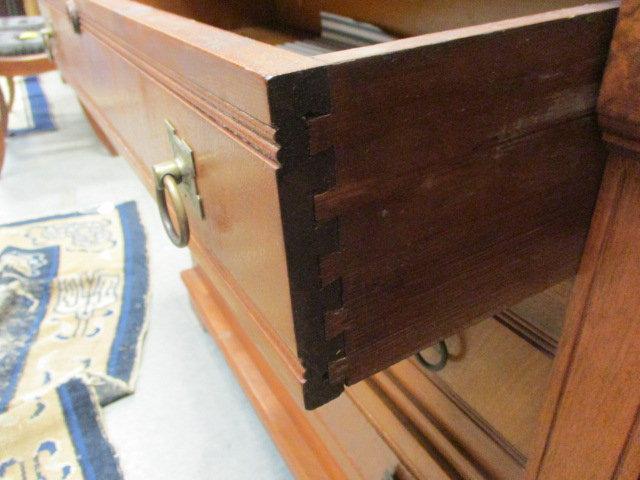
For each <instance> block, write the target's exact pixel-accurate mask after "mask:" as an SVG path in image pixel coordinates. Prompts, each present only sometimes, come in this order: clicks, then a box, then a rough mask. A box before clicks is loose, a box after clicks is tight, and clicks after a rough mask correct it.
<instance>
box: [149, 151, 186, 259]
mask: <svg viewBox="0 0 640 480" xmlns="http://www.w3.org/2000/svg"><path fill="white" fill-rule="evenodd" d="M174 170H177V165H176V164H175V163H174V162H167V163H161V164H160V165H155V166H154V167H153V171H154V175H155V179H156V202H157V203H158V209H159V210H160V218H161V219H162V225H163V226H164V230H165V231H166V232H167V235H168V236H169V238H170V239H171V241H172V242H173V244H174V245H175V246H176V247H180V248H182V247H186V246H187V244H188V243H189V219H188V218H187V211H186V210H185V208H184V202H183V201H182V196H181V195H180V191H179V190H178V182H179V180H178V179H179V178H180V173H179V172H174ZM176 177H178V178H176ZM165 192H166V193H168V194H169V196H170V197H171V203H172V204H173V211H174V212H175V214H176V220H177V222H178V231H177V232H176V230H175V228H174V227H173V222H172V221H171V217H170V216H169V208H168V207H167V195H166V194H165Z"/></svg>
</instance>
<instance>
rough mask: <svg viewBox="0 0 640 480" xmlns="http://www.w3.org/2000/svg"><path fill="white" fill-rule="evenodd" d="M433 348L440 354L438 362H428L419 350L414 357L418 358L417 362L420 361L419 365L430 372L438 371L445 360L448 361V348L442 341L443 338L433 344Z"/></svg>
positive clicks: (444, 364) (442, 366) (445, 363)
mask: <svg viewBox="0 0 640 480" xmlns="http://www.w3.org/2000/svg"><path fill="white" fill-rule="evenodd" d="M435 348H436V349H437V350H438V353H439V354H440V360H438V363H431V362H428V361H427V360H425V358H424V357H423V356H422V353H420V352H418V353H416V358H417V359H418V362H420V365H422V366H423V367H424V368H426V369H427V370H431V371H432V372H439V371H440V370H442V369H443V368H444V367H445V366H446V365H447V362H448V361H449V350H448V349H447V344H446V343H445V342H444V340H442V341H440V342H438V343H437V344H436V345H435Z"/></svg>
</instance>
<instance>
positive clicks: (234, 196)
mask: <svg viewBox="0 0 640 480" xmlns="http://www.w3.org/2000/svg"><path fill="white" fill-rule="evenodd" d="M49 5H51V6H52V7H53V8H51V12H50V15H52V18H53V19H54V22H55V24H56V25H57V27H58V30H59V31H58V34H57V37H56V44H57V45H56V46H57V49H58V50H59V52H58V53H59V55H58V56H59V58H60V64H61V68H62V69H63V71H64V72H65V75H66V76H67V78H68V80H69V82H70V83H71V84H73V86H74V87H75V88H76V90H77V91H78V92H79V94H80V96H81V98H82V99H83V101H84V102H85V104H86V105H87V107H88V108H89V110H90V111H91V112H92V113H93V114H94V115H95V116H96V118H99V117H100V118H102V123H106V124H107V125H106V126H105V125H102V126H103V127H104V128H105V130H106V131H108V132H110V134H111V135H114V136H116V137H118V138H116V139H115V140H114V143H115V144H117V145H118V146H119V148H120V149H121V151H122V153H123V154H124V155H125V156H126V157H127V158H129V159H130V160H131V161H132V163H133V165H134V167H135V168H136V169H137V171H138V172H139V173H140V175H141V176H142V178H143V179H144V180H145V181H146V182H147V185H148V186H149V185H151V183H150V181H151V178H150V172H151V170H150V167H151V165H153V164H155V163H158V162H159V161H163V160H167V159H169V158H171V157H170V149H169V144H168V142H167V140H166V132H164V131H163V128H164V127H163V126H162V125H163V122H164V119H165V118H166V119H168V120H169V121H171V122H172V123H173V124H174V126H175V127H176V128H177V130H178V134H179V135H180V136H181V137H182V138H184V139H185V140H186V141H187V143H189V144H190V145H191V147H192V149H193V150H194V152H195V163H196V175H197V183H198V186H199V190H200V194H201V196H202V199H203V205H204V211H205V218H204V220H201V219H198V218H197V216H196V215H195V214H194V212H193V211H192V210H191V209H189V208H188V210H189V212H188V213H189V218H190V222H191V224H192V232H193V237H194V239H195V240H194V241H198V242H199V244H200V245H202V246H203V248H204V250H205V251H207V253H208V255H211V256H212V257H213V258H212V264H215V265H218V267H219V270H220V271H222V272H223V276H224V277H225V278H226V281H227V283H229V284H231V285H233V287H232V290H233V291H235V292H236V294H237V295H239V296H240V297H241V298H242V299H243V302H244V303H245V304H246V305H247V309H248V310H249V311H251V312H253V314H254V317H255V318H257V319H258V320H259V321H258V323H259V324H261V325H262V326H263V327H261V328H262V329H266V330H269V329H271V330H274V331H275V334H274V335H271V334H270V335H267V337H272V338H273V339H274V340H273V341H275V342H278V338H279V339H280V340H279V342H281V343H284V344H285V346H286V347H285V349H286V351H287V352H288V353H287V354H286V357H287V358H288V359H289V360H288V363H289V364H297V365H299V364H300V363H301V362H302V364H303V366H304V372H305V373H304V377H305V378H304V381H301V382H299V385H300V386H301V387H302V388H303V390H304V399H305V402H306V404H307V406H309V407H312V406H313V407H315V406H318V405H320V404H322V403H325V402H326V401H328V400H330V399H332V398H335V397H336V396H337V395H338V394H339V392H340V391H341V390H342V384H341V383H335V382H334V383H332V382H330V381H329V378H328V376H327V375H326V372H327V370H328V363H329V362H330V361H332V360H333V359H334V357H335V355H336V354H337V352H339V351H340V345H339V342H336V341H335V340H333V339H332V341H331V342H327V341H326V338H325V335H324V315H325V311H326V309H327V308H328V307H327V305H328V304H327V303H326V302H328V301H329V300H330V297H331V292H326V291H323V289H322V285H321V282H320V280H319V276H320V272H319V264H318V258H319V257H320V256H321V255H322V254H325V253H328V252H329V251H331V248H333V247H332V246H333V244H334V243H335V242H334V241H333V240H332V238H333V237H334V236H335V234H334V232H333V230H331V229H330V228H329V229H325V228H322V226H319V225H318V222H317V221H316V219H315V217H314V202H313V197H314V195H315V194H317V193H319V192H321V191H323V190H325V189H326V188H328V185H330V184H331V181H332V176H331V175H330V174H328V173H327V172H331V171H332V170H333V169H332V166H331V165H332V161H333V160H332V157H331V155H328V154H326V153H325V152H317V153H316V154H315V155H312V154H311V151H310V147H309V134H308V129H309V127H308V125H307V123H308V121H309V120H308V119H310V118H313V117H314V116H315V115H324V114H325V113H326V111H327V108H328V102H327V94H326V78H324V77H323V76H322V72H321V71H318V70H317V69H315V70H314V69H311V70H310V71H300V72H298V71H297V70H296V68H302V69H304V68H305V67H308V66H309V65H310V64H309V63H308V62H307V63H305V61H304V58H303V59H302V61H301V62H300V63H297V64H295V65H292V66H291V67H292V69H293V70H294V72H293V73H291V74H286V73H283V72H284V71H286V68H285V70H282V68H281V67H283V66H284V65H286V63H287V55H285V56H284V57H282V58H280V57H278V58H277V61H276V60H275V58H276V57H273V58H272V59H273V64H274V66H273V68H269V67H267V63H268V62H265V63H263V65H264V66H265V68H266V69H265V70H262V71H260V72H256V71H255V69H253V70H252V66H251V65H252V64H253V65H256V59H255V58H252V59H250V60H247V61H246V63H242V68H241V73H239V74H238V75H240V76H243V75H253V77H252V78H255V79H259V80H260V83H259V84H258V87H259V89H260V92H261V95H263V99H264V102H265V104H266V105H265V108H266V110H265V111H263V112H262V113H264V116H262V113H260V112H258V111H257V110H252V111H251V113H252V115H249V114H248V112H244V111H243V110H242V109H243V108H245V107H246V106H247V105H248V104H242V103H240V104H238V105H231V104H229V103H227V102H226V100H229V99H230V97H228V96H227V94H228V93H229V92H230V91H231V90H233V89H235V88H239V89H240V90H242V91H244V92H245V93H246V94H248V90H247V85H246V84H245V85H243V84H242V78H240V77H238V75H234V74H232V73H228V72H227V74H228V77H227V78H226V79H225V80H224V82H222V83H221V82H219V81H218V83H212V84H207V90H203V89H202V88H201V87H199V86H197V85H195V84H194V82H198V81H199V80H200V79H201V78H200V77H199V76H198V74H197V73H196V75H195V76H193V78H192V77H189V80H188V81H187V82H186V84H185V83H182V81H181V79H183V78H184V77H183V75H186V72H187V71H190V70H191V69H192V66H196V67H195V68H200V66H202V65H200V63H199V62H200V61H201V60H202V59H203V58H204V59H205V60H206V61H214V63H215V62H223V63H225V65H231V66H230V68H236V67H238V65H237V64H235V63H232V60H231V59H230V58H229V57H228V56H225V55H226V54H222V53H221V52H223V51H226V52H231V51H232V50H233V48H231V47H230V46H229V45H228V44H232V43H234V42H236V41H239V40H238V39H242V40H241V44H243V43H244V42H250V41H249V40H247V39H243V38H242V37H239V36H236V35H234V34H231V33H228V32H222V31H220V30H216V29H214V28H213V27H205V26H202V27H203V28H206V29H207V30H206V33H207V38H206V41H205V43H207V42H210V41H212V40H215V38H216V35H218V36H219V37H220V38H219V39H220V42H219V45H217V48H215V49H211V48H209V49H208V51H204V50H203V49H201V48H198V49H193V46H194V45H196V44H197V45H201V44H202V43H203V38H202V36H199V32H197V31H194V30H193V29H190V30H186V29H184V28H180V27H181V25H180V24H181V21H183V20H184V19H182V20H180V19H179V17H175V18H174V16H172V15H170V14H168V13H166V12H163V11H160V10H155V9H150V8H149V7H144V6H143V7H141V6H139V5H138V6H136V5H135V2H126V1H124V2H123V3H122V4H121V5H120V7H121V8H119V9H116V8H115V7H117V5H115V6H114V5H112V4H109V5H106V4H103V3H102V2H100V1H97V2H93V1H86V2H84V3H83V4H82V5H81V13H82V22H83V23H82V24H83V33H82V35H77V34H75V33H74V32H73V31H72V30H71V28H70V24H69V22H67V21H66V19H65V17H64V12H63V11H62V10H60V5H59V4H58V2H57V1H55V0H52V1H51V2H49ZM97 13H100V14H101V15H102V14H104V16H99V15H97ZM142 13H148V15H146V16H145V15H142ZM94 14H96V15H95V16H94ZM189 25H191V26H193V23H190V24H189ZM146 30H149V32H151V33H150V35H152V36H155V38H156V40H158V42H159V43H161V44H163V45H165V46H166V47H167V51H169V50H171V49H172V48H174V49H180V50H181V56H180V58H179V59H177V58H174V57H172V55H171V54H168V55H167V54H166V51H165V52H163V53H165V55H160V54H159V50H158V49H155V48H153V49H150V50H149V51H148V53H149V55H150V56H146V55H144V54H143V55H141V54H140V53H141V52H140V50H139V48H143V49H144V48H148V47H149V41H148V39H147V38H146V36H144V33H143V32H146ZM127 41H130V42H132V43H131V44H127ZM250 44H255V45H258V46H259V48H264V49H266V50H265V51H268V52H270V53H271V52H272V50H275V51H278V50H276V49H272V47H269V46H267V45H262V47H260V45H261V44H258V43H257V42H253V43H251V42H250ZM255 45H254V46H255ZM240 50H241V49H240ZM176 52H177V50H176ZM216 52H217V53H216ZM245 53H248V52H245ZM254 53H256V54H260V52H259V51H254ZM233 55H234V59H235V60H236V61H240V60H242V61H244V59H243V58H242V56H243V54H241V53H240V52H239V51H234V52H233ZM291 58H297V56H295V55H294V56H293V57H291ZM301 58H302V57H301ZM264 60H265V58H264V55H262V60H259V61H258V63H260V62H261V61H264ZM174 61H176V62H178V63H173V62H174ZM311 65H313V64H311ZM203 68H204V67H203ZM202 72H204V74H206V75H209V74H211V72H210V71H209V70H206V69H203V70H202ZM223 73H225V72H224V69H223V71H220V72H218V73H217V74H216V75H218V74H223ZM107 79H108V80H107ZM218 80H219V79H218ZM233 80H238V82H237V83H234V81H233ZM323 85H324V86H323ZM323 91H324V92H325V93H324V94H323V93H322V92H323ZM122 92H126V94H125V95H123V94H122ZM212 92H213V93H212ZM296 92H303V93H296ZM245 100H247V98H246V97H245ZM141 118H142V119H144V121H140V119H141ZM243 192H244V193H243ZM238 214H240V216H238ZM241 216H245V219H246V220H250V223H251V225H248V224H245V222H244V220H242V219H241V218H240V217H241ZM254 220H255V222H254ZM243 224H244V226H243ZM245 227H249V228H248V229H247V228H245ZM232 251H233V252H235V253H231V252H232ZM225 252H226V253H225ZM227 254H229V255H227ZM232 264H233V265H232ZM267 264H269V265H270V266H269V267H267V268H266V269H262V267H261V265H262V266H263V267H264V266H267ZM246 269H248V270H249V271H251V273H250V274H249V275H244V274H243V273H241V271H244V272H247V270H246ZM260 271H262V273H260ZM263 274H266V277H264V276H263ZM291 359H293V360H291Z"/></svg>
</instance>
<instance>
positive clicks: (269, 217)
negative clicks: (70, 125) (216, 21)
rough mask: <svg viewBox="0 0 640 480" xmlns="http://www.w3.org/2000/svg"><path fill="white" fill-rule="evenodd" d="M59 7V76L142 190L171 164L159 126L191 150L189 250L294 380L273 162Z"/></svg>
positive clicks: (55, 15)
mask: <svg viewBox="0 0 640 480" xmlns="http://www.w3.org/2000/svg"><path fill="white" fill-rule="evenodd" d="M59 7H60V6H59V5H58V4H56V3H55V2H52V3H51V4H50V8H49V11H48V15H49V16H50V18H51V19H52V21H53V23H54V25H55V31H56V43H55V56H56V60H57V62H58V65H59V67H60V70H61V72H62V74H63V76H64V78H65V80H66V81H68V82H69V83H70V84H71V85H72V86H73V87H74V88H75V89H76V91H77V93H78V95H79V97H80V100H81V101H82V102H83V104H84V105H85V106H86V107H87V109H89V110H90V111H91V112H92V113H93V114H94V116H95V117H96V119H97V120H98V121H99V122H100V123H101V125H102V126H103V127H104V129H105V131H107V132H108V134H109V136H110V137H111V139H112V140H113V141H114V144H116V145H117V146H118V147H119V148H118V149H119V151H120V152H121V153H122V154H123V155H124V156H125V157H126V158H127V159H128V160H129V161H130V163H131V164H132V166H133V168H134V169H135V170H136V172H137V173H138V174H139V176H140V177H141V178H142V180H143V182H144V184H145V185H146V186H147V188H149V189H150V190H153V189H154V183H153V182H154V180H153V178H152V168H151V167H152V166H153V165H156V164H158V163H161V162H166V161H167V160H170V159H172V158H173V154H172V147H171V143H170V141H169V136H168V133H167V128H166V125H165V121H169V122H171V124H173V126H174V127H175V129H176V132H177V135H178V136H179V137H180V138H181V139H183V140H184V141H185V142H186V143H187V144H188V145H189V146H190V147H191V149H192V150H193V156H194V161H195V170H196V172H195V181H196V184H197V188H198V191H199V194H200V197H201V199H202V208H203V215H204V216H203V217H202V218H200V216H199V215H198V213H197V210H196V209H195V208H194V206H193V204H192V203H191V202H190V201H189V199H188V198H187V197H186V196H185V195H184V192H183V198H184V204H185V206H186V211H187V216H188V222H189V226H190V231H191V240H190V244H191V246H193V247H196V248H197V249H198V251H203V252H205V255H207V257H208V258H209V265H211V268H216V269H217V270H218V272H217V273H218V274H219V275H220V276H221V277H222V278H224V280H225V281H226V283H227V284H228V286H229V289H230V291H231V292H233V294H234V295H237V296H238V297H239V298H240V299H241V301H242V302H243V304H244V305H245V308H246V309H247V310H249V311H250V312H251V314H252V316H253V318H254V320H255V321H256V322H257V323H259V324H260V325H261V327H262V330H263V331H264V332H266V335H267V337H268V338H269V340H270V342H272V343H273V344H274V345H277V348H278V349H279V351H281V352H283V354H282V355H283V356H284V357H286V360H287V362H288V363H289V367H290V369H291V370H292V371H294V372H298V373H297V376H298V377H300V381H302V380H301V377H302V374H301V373H300V371H301V367H300V366H299V363H298V360H297V358H296V357H295V353H293V352H295V338H294V332H293V321H292V313H291V301H290V298H291V296H290V294H289V283H288V277H287V264H286V257H285V251H284V243H283V233H282V224H281V215H280V208H279V199H278V187H277V172H278V169H279V165H278V164H277V162H276V161H275V160H274V159H272V158H268V157H267V156H265V155H264V154H262V153H261V152H260V151H257V150H256V149H253V148H251V147H250V146H248V145H247V144H246V143H244V142H242V141H240V139H239V138H238V137H237V136H234V135H232V134H231V133H229V130H228V129H226V128H224V127H223V126H221V125H220V124H219V123H217V122H216V120H217V118H212V117H211V116H209V115H207V114H206V113H204V112H202V111H200V110H198V109H197V108H196V107H195V106H193V105H191V104H188V103H187V102H185V101H184V100H183V99H181V98H179V97H178V95H177V94H176V93H175V92H172V91H170V90H169V89H168V88H167V87H166V86H165V85H162V84H161V83H160V82H158V81H157V80H156V79H154V78H153V76H152V75H151V74H150V73H149V72H145V71H143V70H142V69H141V68H140V67H139V66H137V65H136V64H135V63H134V61H133V60H132V59H131V58H128V56H129V53H128V52H126V51H123V50H120V49H119V47H118V46H117V45H113V44H107V40H105V39H103V38H101V37H100V38H99V35H98V34H96V33H95V32H94V30H93V28H92V26H91V24H90V22H84V21H83V24H82V26H83V30H82V33H81V34H78V33H76V32H74V31H73V28H72V26H71V23H70V22H69V21H68V19H67V17H66V13H65V12H64V11H63V10H62V9H61V8H59ZM83 20H84V18H83Z"/></svg>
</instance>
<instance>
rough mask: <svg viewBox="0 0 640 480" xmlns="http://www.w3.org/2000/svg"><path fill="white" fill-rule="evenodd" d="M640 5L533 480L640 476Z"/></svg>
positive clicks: (633, 6) (603, 116)
mask: <svg viewBox="0 0 640 480" xmlns="http://www.w3.org/2000/svg"><path fill="white" fill-rule="evenodd" d="M638 20H640V2H638V1H637V0H625V1H623V2H622V6H621V9H620V20H619V23H618V26H617V27H616V32H615V37H614V41H613V43H612V49H611V58H610V60H609V64H608V67H607V72H606V74H605V79H604V82H603V86H602V91H601V94H600V100H599V108H598V110H599V114H600V122H601V124H602V126H603V133H604V137H605V138H606V139H607V140H608V141H609V142H611V144H612V145H611V147H610V148H611V153H610V156H609V161H608V164H607V169H606V171H605V176H604V180H603V182H602V187H601V190H600V195H599V197H598V203H597V206H596V211H595V213H594V217H593V223H592V225H591V230H590V233H589V239H588V242H587V246H586V248H585V253H584V256H583V259H582V263H581V266H580V271H579V272H578V277H577V281H576V286H575V288H574V294H573V297H572V301H571V303H570V304H569V309H568V312H567V316H566V321H565V323H566V326H565V332H564V334H563V337H562V342H561V344H560V349H559V354H558V359H557V360H556V362H555V367H554V372H553V376H552V381H551V385H550V389H549V392H548V394H547V398H546V401H545V408H544V410H543V413H542V415H541V419H540V428H539V434H538V436H537V439H536V442H535V444H534V455H533V456H532V458H531V461H530V463H529V466H528V469H527V478H530V479H556V478H566V479H568V480H571V479H582V478H611V479H625V480H632V479H637V478H640V461H639V460H638V459H639V458H640V448H639V447H638V446H639V445H640V433H639V432H640V427H639V424H640V421H639V419H640V382H638V371H639V370H640V344H639V343H638V338H639V337H640V321H639V317H638V312H639V311H640V297H639V296H638V291H640V255H639V254H638V248H637V246H638V243H639V241H640V217H639V216H638V207H639V206H640V153H638V152H640V148H639V147H638V146H639V145H640V143H639V142H638V139H640V128H639V127H640V125H639V124H638V118H640V113H639V112H640V95H639V94H638V91H637V74H638V73H639V72H640V61H638V51H639V50H640V29H639V28H638Z"/></svg>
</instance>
